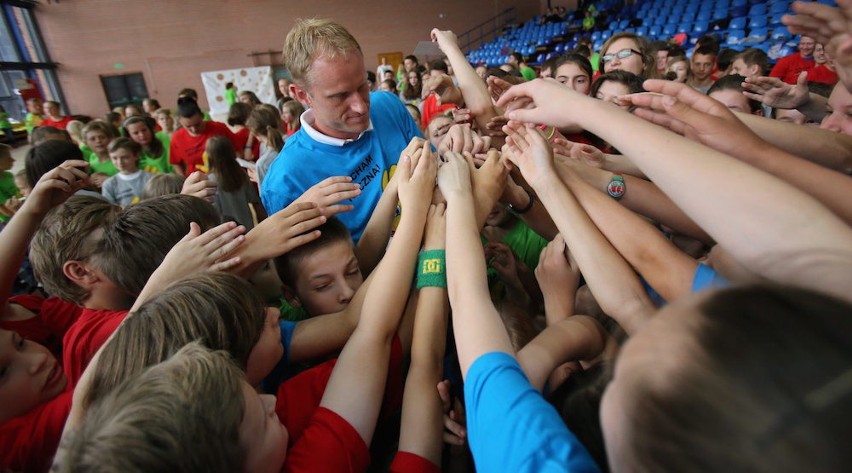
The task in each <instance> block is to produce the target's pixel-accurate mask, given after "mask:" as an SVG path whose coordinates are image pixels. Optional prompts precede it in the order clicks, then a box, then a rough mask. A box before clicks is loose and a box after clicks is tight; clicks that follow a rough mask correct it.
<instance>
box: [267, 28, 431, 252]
mask: <svg viewBox="0 0 852 473" xmlns="http://www.w3.org/2000/svg"><path fill="white" fill-rule="evenodd" d="M284 63H285V65H286V66H287V68H288V69H289V71H290V75H291V76H292V78H293V82H292V83H291V84H290V96H291V97H293V98H295V99H296V100H298V101H299V102H301V103H302V104H304V105H305V108H306V109H307V110H306V111H305V113H303V114H302V116H301V125H302V127H301V129H300V130H299V131H298V132H296V133H295V134H294V135H293V136H291V137H290V138H289V139H288V140H287V143H286V144H285V146H284V149H282V150H281V154H279V156H278V158H277V159H276V160H275V161H274V162H273V163H272V166H271V167H270V168H269V171H268V173H267V175H266V178H265V179H264V180H263V184H262V187H261V198H262V200H263V205H264V207H265V208H266V210H267V212H269V214H270V215H271V214H273V213H275V212H277V211H279V210H281V209H283V208H284V207H286V206H287V205H289V204H290V203H291V202H293V201H294V200H296V199H297V198H299V196H301V195H302V193H303V192H305V191H306V190H307V189H309V188H310V187H312V186H313V185H314V184H316V183H318V182H321V181H323V180H324V179H326V178H328V177H331V176H345V177H348V178H349V179H351V183H352V185H344V184H343V183H340V182H337V183H335V184H333V185H336V186H338V187H337V188H335V189H334V190H336V191H337V192H332V189H330V188H329V189H328V190H329V192H328V193H329V194H331V193H336V194H338V196H339V197H340V196H342V197H343V198H347V197H353V199H352V201H351V203H352V205H353V206H354V208H353V210H352V211H350V212H346V213H344V214H341V215H340V219H341V220H342V221H343V223H345V224H346V227H347V228H348V229H349V231H350V232H351V233H352V237H353V238H354V239H355V240H357V239H358V238H360V236H361V233H362V232H363V231H364V227H365V226H366V225H367V221H368V220H369V219H370V214H371V213H372V212H373V209H374V208H375V206H376V203H377V202H378V201H379V197H380V196H381V194H382V190H383V183H386V182H387V181H388V179H389V178H390V172H391V171H392V169H393V167H394V166H395V165H396V163H397V160H398V159H399V154H400V152H401V151H402V150H403V149H405V147H406V145H407V144H408V142H409V141H410V140H411V139H412V138H413V137H415V136H417V137H419V136H421V135H420V131H419V130H418V129H417V125H416V124H415V123H414V120H412V118H411V115H410V114H409V113H408V111H406V109H405V106H404V105H403V104H402V102H401V101H400V100H399V98H398V97H396V96H395V95H393V94H389V93H386V92H373V93H370V86H369V83H368V82H367V72H366V69H365V68H364V56H363V54H362V52H361V46H360V45H359V44H358V41H356V40H355V38H354V37H353V36H352V35H351V34H350V33H349V31H347V30H346V28H344V27H343V26H342V25H340V24H338V23H336V22H334V21H331V20H324V19H309V20H298V21H297V22H296V25H295V26H294V27H293V29H292V30H290V32H289V33H288V34H287V39H286V40H285V42H284ZM356 184H357V186H356ZM339 191H343V192H339ZM347 192H348V194H347Z"/></svg>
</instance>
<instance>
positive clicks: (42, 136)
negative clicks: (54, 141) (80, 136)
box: [30, 125, 71, 146]
mask: <svg viewBox="0 0 852 473" xmlns="http://www.w3.org/2000/svg"><path fill="white" fill-rule="evenodd" d="M56 135H62V136H64V137H65V141H68V142H69V143H70V142H71V137H70V136H69V135H68V132H67V131H65V130H60V129H59V128H56V127H55V126H49V125H45V126H37V127H35V128H33V133H32V136H31V137H30V138H31V139H30V141H32V145H33V146H38V145H40V144H42V143H44V142H46V141H50V140H48V139H47V137H48V136H56Z"/></svg>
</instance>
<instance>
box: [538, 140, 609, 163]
mask: <svg viewBox="0 0 852 473" xmlns="http://www.w3.org/2000/svg"><path fill="white" fill-rule="evenodd" d="M551 146H553V154H554V155H555V156H562V157H565V158H569V159H573V160H575V161H578V162H581V163H583V164H587V165H589V166H593V167H596V168H602V167H603V165H604V162H605V161H606V157H605V156H604V154H603V152H602V151H601V150H599V149H597V148H595V147H594V146H592V145H588V144H585V143H575V142H573V141H570V140H567V139H565V138H562V137H557V138H554V139H553V141H552V143H551Z"/></svg>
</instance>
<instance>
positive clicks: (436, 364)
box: [399, 204, 449, 465]
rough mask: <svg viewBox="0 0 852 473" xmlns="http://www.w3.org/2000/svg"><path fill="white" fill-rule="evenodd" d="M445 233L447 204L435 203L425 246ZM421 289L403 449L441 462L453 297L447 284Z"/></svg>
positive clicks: (435, 245) (439, 242)
mask: <svg viewBox="0 0 852 473" xmlns="http://www.w3.org/2000/svg"><path fill="white" fill-rule="evenodd" d="M445 236H446V219H445V216H444V204H438V205H437V206H435V205H433V206H432V208H431V209H430V210H429V218H428V221H427V224H426V236H425V238H424V243H423V249H424V250H442V249H444V240H445ZM419 293H420V294H419V297H418V300H417V312H416V315H415V318H414V340H413V343H412V345H411V366H410V367H409V369H408V378H407V379H406V381H405V393H404V394H403V398H402V425H401V427H400V434H399V451H401V452H411V453H414V454H417V455H419V456H421V457H423V458H425V459H427V460H429V461H431V462H432V463H433V464H435V465H440V464H441V451H442V448H443V439H442V436H443V435H442V434H443V429H444V427H443V426H444V424H443V405H442V402H441V397H440V395H439V394H438V390H437V389H435V387H436V386H437V385H438V383H440V382H441V380H442V379H443V378H442V374H443V368H444V349H445V343H446V338H447V313H448V312H449V304H448V302H449V301H448V300H447V289H446V288H442V287H433V286H426V287H423V288H421V289H420V290H419Z"/></svg>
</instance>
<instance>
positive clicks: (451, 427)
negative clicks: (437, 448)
mask: <svg viewBox="0 0 852 473" xmlns="http://www.w3.org/2000/svg"><path fill="white" fill-rule="evenodd" d="M438 395H439V396H441V403H442V404H443V408H444V442H445V443H448V444H450V445H458V446H461V445H464V444H465V442H467V429H466V428H465V423H466V419H465V412H464V405H463V404H462V403H461V402H460V401H459V399H458V398H455V397H453V395H452V393H451V392H450V382H449V381H447V380H444V381H441V382H440V383H438Z"/></svg>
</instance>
